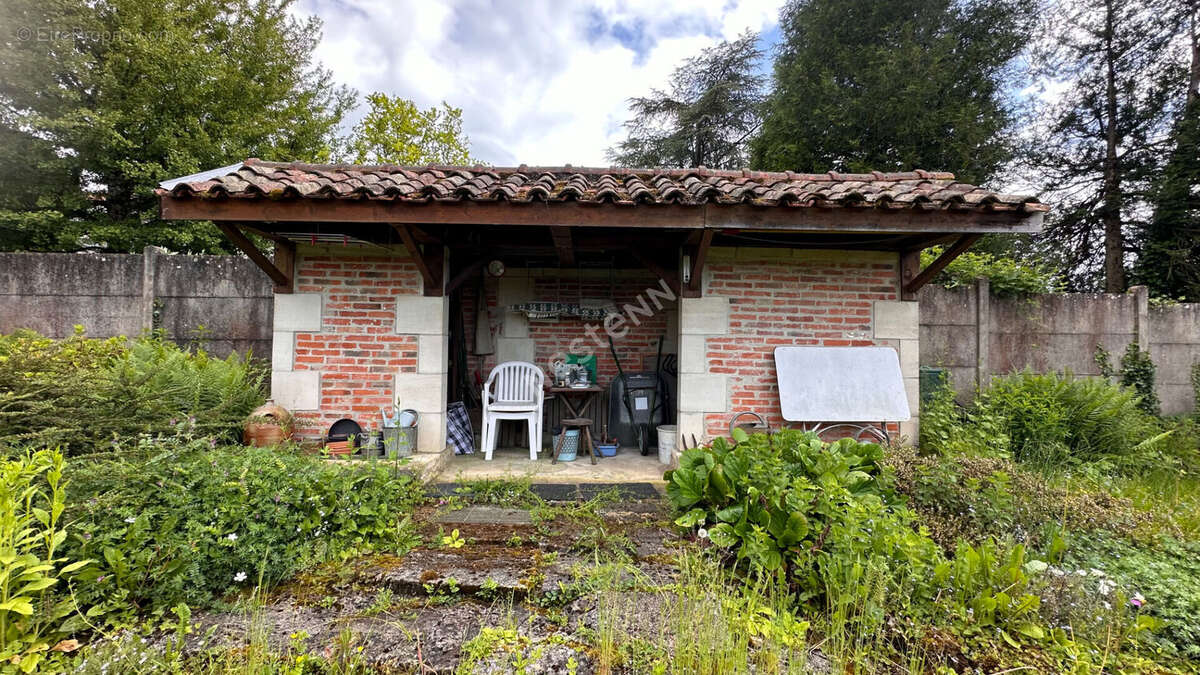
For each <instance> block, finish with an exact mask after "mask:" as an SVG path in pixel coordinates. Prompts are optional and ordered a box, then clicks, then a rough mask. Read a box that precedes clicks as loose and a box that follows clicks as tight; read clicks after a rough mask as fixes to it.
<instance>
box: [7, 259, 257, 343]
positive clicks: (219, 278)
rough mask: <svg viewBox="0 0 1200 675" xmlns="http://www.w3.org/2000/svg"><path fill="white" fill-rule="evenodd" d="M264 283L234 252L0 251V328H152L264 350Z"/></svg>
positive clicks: (118, 331)
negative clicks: (172, 253)
mask: <svg viewBox="0 0 1200 675" xmlns="http://www.w3.org/2000/svg"><path fill="white" fill-rule="evenodd" d="M271 311H272V304H271V282H270V280H269V279H268V278H267V277H266V275H264V274H263V273H262V272H261V271H260V270H259V269H258V268H257V267H255V265H254V263H252V262H250V260H248V259H246V258H242V257H240V256H218V255H211V256H210V255H171V254H168V253H165V252H164V251H162V250H161V249H158V248H155V247H148V248H147V249H146V251H145V252H143V253H140V254H137V253H135V254H110V253H0V333H11V332H12V331H15V330H17V329H20V328H29V329H33V330H36V331H38V332H39V333H42V334H44V335H48V336H51V337H66V336H68V335H71V334H72V333H73V332H74V327H75V326H76V325H82V326H83V327H84V328H85V329H86V330H87V334H88V335H90V336H92V337H111V336H114V335H128V336H137V335H141V334H142V333H145V332H147V331H149V330H151V329H153V328H161V329H163V330H164V331H165V332H166V335H167V337H168V338H170V339H172V340H175V341H177V342H187V341H189V340H193V339H197V338H199V339H201V340H202V344H203V345H204V346H205V348H206V349H208V350H209V351H210V352H212V353H214V354H217V355H219V356H225V355H227V354H229V353H230V352H231V351H238V352H242V353H245V352H247V351H252V352H253V353H254V354H256V355H259V356H263V357H265V356H267V355H268V354H270V351H271V320H272V318H271Z"/></svg>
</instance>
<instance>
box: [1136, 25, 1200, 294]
mask: <svg viewBox="0 0 1200 675" xmlns="http://www.w3.org/2000/svg"><path fill="white" fill-rule="evenodd" d="M1187 25H1188V31H1187V34H1186V37H1187V51H1188V52H1189V53H1190V57H1189V58H1190V62H1191V63H1190V66H1189V68H1188V77H1187V80H1186V82H1187V91H1186V93H1185V95H1184V106H1183V112H1182V114H1181V115H1180V117H1179V120H1178V121H1177V122H1176V124H1175V128H1174V131H1173V133H1172V135H1171V145H1172V150H1171V154H1170V156H1169V158H1168V159H1167V164H1166V166H1165V167H1163V171H1162V173H1161V174H1160V176H1159V178H1158V179H1157V180H1156V184H1155V187H1154V192H1153V194H1152V196H1151V201H1152V206H1153V209H1154V211H1153V215H1152V216H1151V218H1150V222H1149V223H1147V225H1146V227H1145V228H1144V231H1143V232H1142V233H1141V237H1140V242H1139V243H1140V251H1139V254H1138V259H1137V264H1136V266H1135V268H1134V274H1135V277H1136V279H1137V281H1138V282H1139V283H1142V284H1145V285H1146V286H1148V287H1149V289H1150V292H1151V293H1152V294H1153V295H1155V296H1159V297H1168V298H1175V299H1183V300H1186V301H1189V302H1200V3H1193V4H1192V7H1191V14H1190V16H1189V17H1188V23H1187Z"/></svg>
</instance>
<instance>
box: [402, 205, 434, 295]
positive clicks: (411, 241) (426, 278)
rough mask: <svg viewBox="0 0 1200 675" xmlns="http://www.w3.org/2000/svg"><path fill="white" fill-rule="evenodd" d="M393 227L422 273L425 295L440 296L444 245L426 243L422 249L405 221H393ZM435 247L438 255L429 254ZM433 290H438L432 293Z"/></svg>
mask: <svg viewBox="0 0 1200 675" xmlns="http://www.w3.org/2000/svg"><path fill="white" fill-rule="evenodd" d="M392 228H393V229H395V230H396V234H398V235H400V241H401V242H402V243H403V244H404V248H406V249H408V255H409V258H411V259H412V261H413V264H414V265H416V266H417V271H418V272H420V273H421V281H423V282H424V286H425V295H434V296H440V295H441V294H442V293H441V291H442V264H441V258H442V251H443V250H444V249H443V247H442V246H441V245H440V244H426V245H425V248H426V250H425V251H422V250H421V247H420V246H417V240H416V239H415V238H414V237H413V232H412V228H410V227H409V226H408V225H405V224H404V223H392ZM434 249H436V256H433V255H429V254H430V253H431V252H433V250H434ZM435 267H436V269H435ZM432 290H436V291H437V292H436V293H431V292H430V291H432Z"/></svg>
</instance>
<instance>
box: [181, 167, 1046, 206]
mask: <svg viewBox="0 0 1200 675" xmlns="http://www.w3.org/2000/svg"><path fill="white" fill-rule="evenodd" d="M228 169H229V170H228V172H227V173H225V174H224V175H219V176H215V177H214V175H213V174H214V172H206V173H205V174H198V175H197V176H196V177H195V178H196V179H195V180H188V178H191V177H185V178H182V179H178V180H175V181H167V183H164V184H163V186H162V187H160V188H159V190H158V194H160V195H170V196H173V197H191V198H201V199H205V198H209V199H224V198H230V199H263V198H267V199H288V198H305V199H372V200H386V201H400V202H418V203H423V202H428V201H431V200H432V201H443V202H456V201H464V200H466V201H510V202H519V203H520V202H538V201H540V202H563V201H576V202H581V203H609V204H683V205H700V204H718V205H734V204H754V205H758V206H792V207H822V208H832V207H852V208H863V207H879V208H888V209H896V208H920V209H929V208H935V209H936V208H953V209H959V210H961V209H988V210H1004V211H1023V212H1036V211H1046V210H1048V207H1047V206H1045V205H1044V204H1041V203H1040V202H1038V200H1037V199H1036V198H1035V197H1029V196H1023V195H1010V194H1003V193H998V192H993V191H991V190H986V189H984V188H979V187H976V186H974V185H970V184H967V183H961V182H958V181H956V180H955V179H954V174H951V173H945V172H935V171H922V170H916V171H905V172H896V173H884V172H880V171H872V172H871V173H854V174H843V173H835V172H833V171H830V172H829V173H824V174H806V173H795V172H792V171H786V172H766V171H749V170H746V169H743V170H734V171H729V170H718V169H706V168H703V167H700V168H698V169H619V168H608V169H604V168H586V167H571V166H566V167H528V166H525V165H521V166H519V167H515V168H497V167H482V166H475V167H466V166H428V167H401V166H355V165H316V164H300V163H276V162H264V161H262V160H258V159H248V160H246V161H245V162H244V163H242V164H240V165H234V166H232V167H228Z"/></svg>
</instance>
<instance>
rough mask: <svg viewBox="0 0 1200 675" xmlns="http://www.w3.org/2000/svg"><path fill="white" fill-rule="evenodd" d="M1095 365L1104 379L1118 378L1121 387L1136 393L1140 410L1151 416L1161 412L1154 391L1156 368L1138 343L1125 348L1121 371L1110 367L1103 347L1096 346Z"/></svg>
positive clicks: (1106, 352) (1108, 358) (1147, 352)
mask: <svg viewBox="0 0 1200 675" xmlns="http://www.w3.org/2000/svg"><path fill="white" fill-rule="evenodd" d="M1094 359H1095V361H1096V365H1097V366H1099V368H1100V374H1101V375H1103V376H1104V377H1105V378H1106V379H1109V380H1111V379H1113V378H1114V377H1117V376H1120V382H1121V384H1122V385H1123V386H1125V387H1128V388H1130V389H1132V390H1133V391H1136V392H1137V395H1138V396H1139V397H1140V400H1139V401H1138V405H1139V406H1140V407H1141V409H1142V410H1144V411H1146V412H1147V413H1149V414H1151V415H1158V414H1159V412H1160V411H1161V403H1160V402H1159V400H1158V392H1156V391H1155V390H1154V380H1155V373H1156V371H1157V366H1155V365H1154V360H1153V359H1151V358H1150V352H1149V351H1147V350H1144V349H1142V348H1141V347H1140V346H1138V343H1137V342H1136V341H1135V342H1130V343H1129V344H1128V345H1126V347H1125V353H1124V354H1122V355H1121V370H1120V371H1117V370H1116V369H1114V368H1113V367H1112V357H1111V356H1110V355H1109V353H1108V350H1106V349H1105V348H1104V346H1103V345H1096V354H1095V356H1094Z"/></svg>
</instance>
